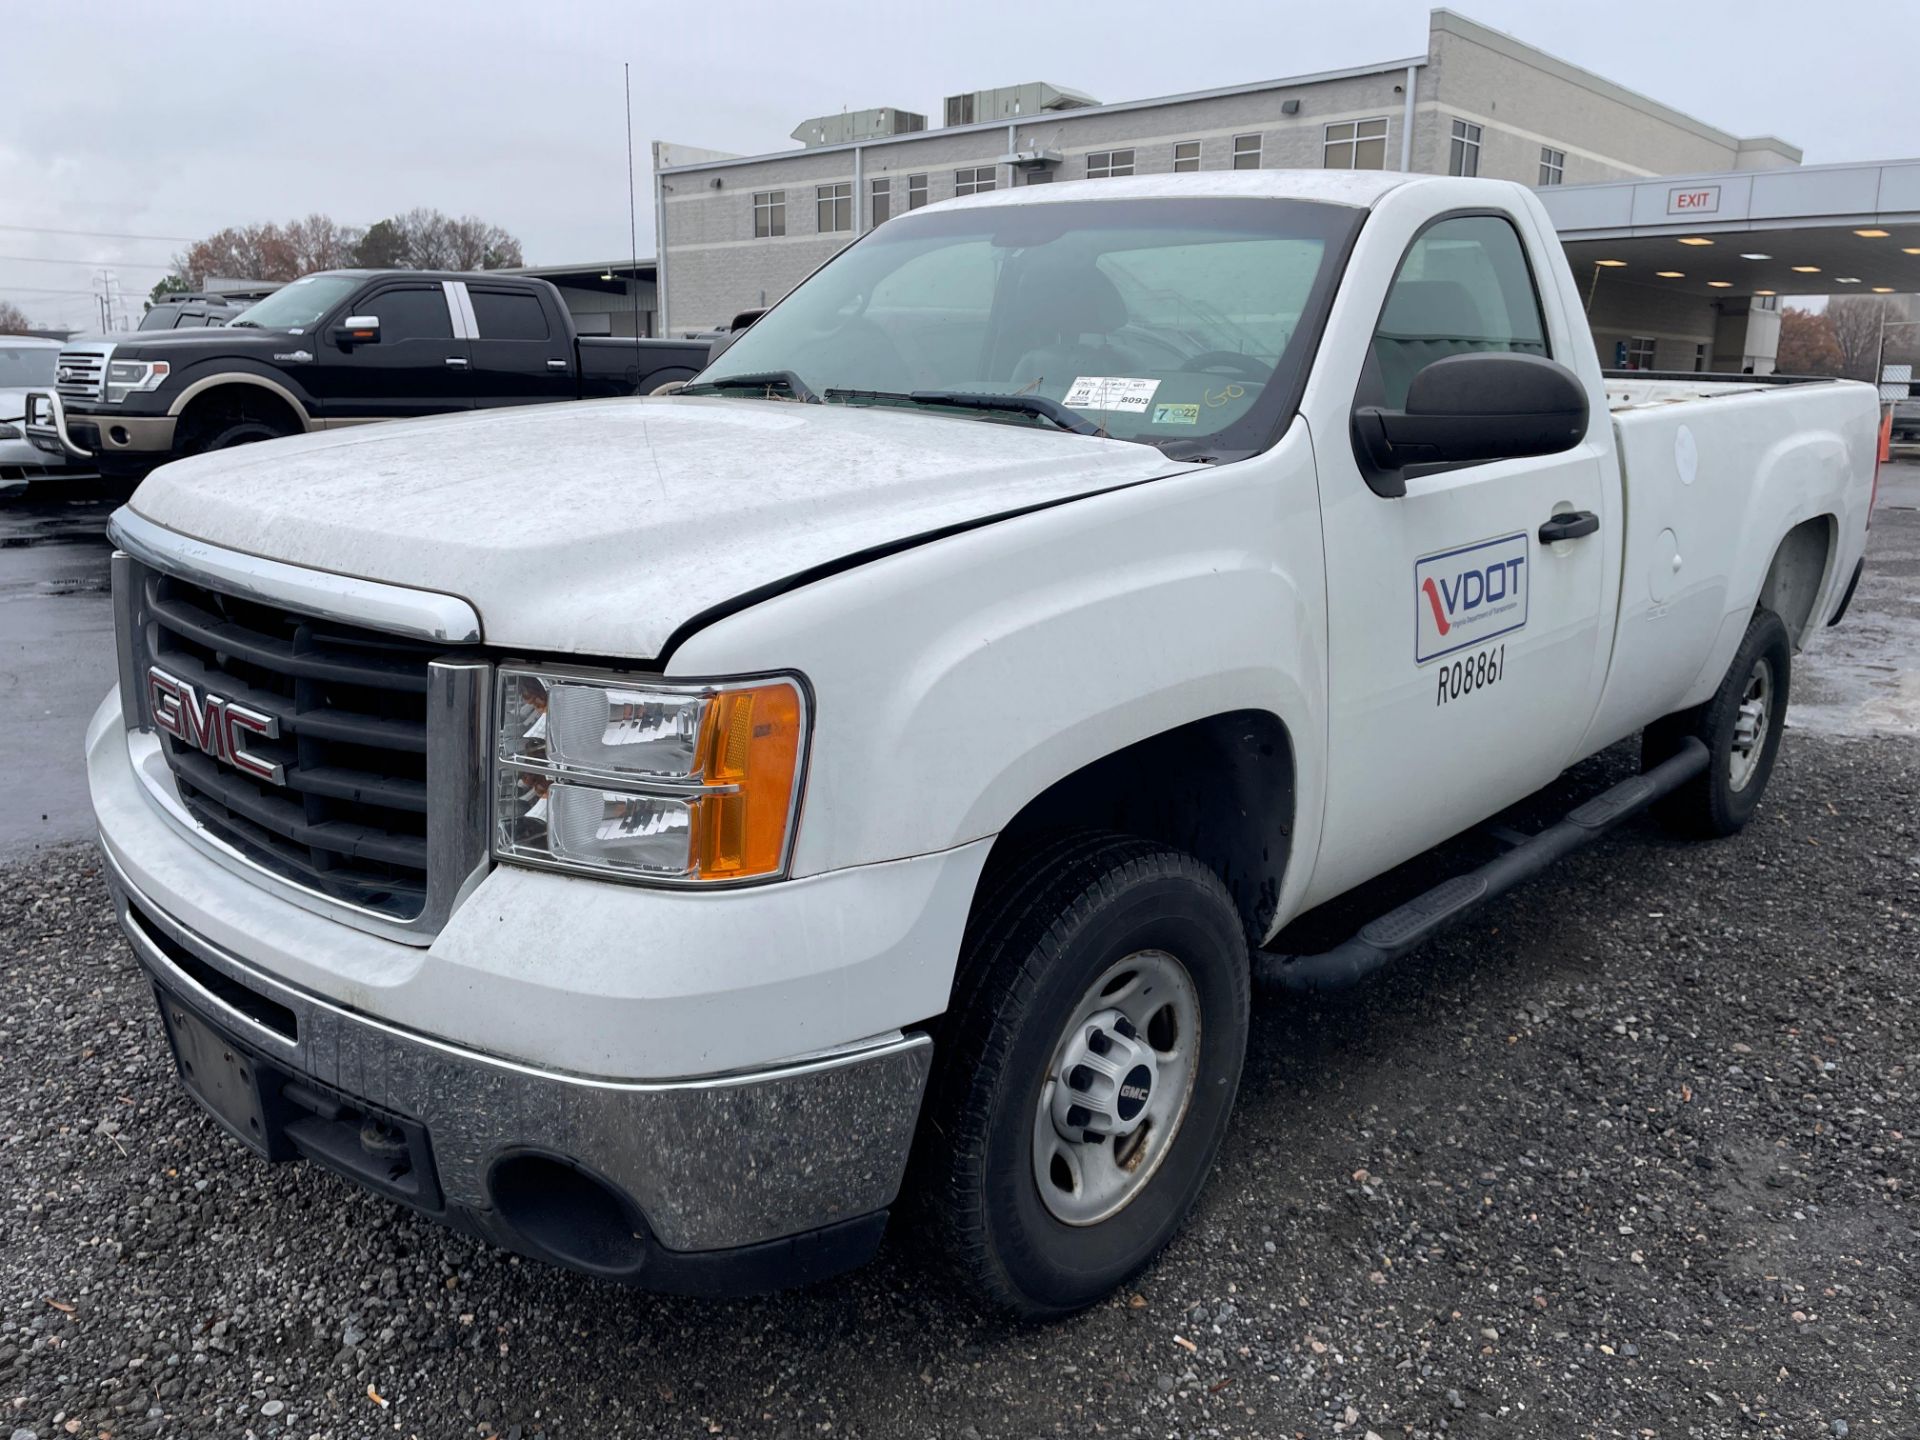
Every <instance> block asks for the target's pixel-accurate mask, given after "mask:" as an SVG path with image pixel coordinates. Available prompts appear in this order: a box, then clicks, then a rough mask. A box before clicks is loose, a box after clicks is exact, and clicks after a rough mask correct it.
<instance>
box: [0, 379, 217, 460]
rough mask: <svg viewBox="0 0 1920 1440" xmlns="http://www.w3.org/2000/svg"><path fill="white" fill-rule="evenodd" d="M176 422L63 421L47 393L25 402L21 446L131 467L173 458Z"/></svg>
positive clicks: (60, 406)
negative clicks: (120, 460) (124, 462)
mask: <svg viewBox="0 0 1920 1440" xmlns="http://www.w3.org/2000/svg"><path fill="white" fill-rule="evenodd" d="M179 423H180V422H179V420H178V418H177V417H175V416H172V415H119V414H105V413H102V414H95V413H90V412H89V413H80V414H73V415H69V414H68V413H67V407H66V403H65V402H64V401H63V400H62V399H61V398H60V396H59V395H58V394H57V393H55V392H54V391H52V390H35V391H32V392H31V393H29V394H28V396H27V414H26V423H25V425H24V426H23V427H22V428H23V429H24V430H25V431H26V436H27V441H28V443H29V444H31V445H32V446H33V448H34V449H36V450H40V451H43V452H44V453H46V454H48V455H58V456H61V457H63V458H65V459H69V460H81V461H111V460H112V458H113V457H115V456H124V457H126V459H127V460H128V461H131V462H151V461H153V460H155V459H165V458H166V457H168V456H169V455H171V454H172V453H173V436H174V431H175V429H177V428H178V426H179Z"/></svg>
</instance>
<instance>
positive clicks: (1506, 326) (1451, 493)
mask: <svg viewBox="0 0 1920 1440" xmlns="http://www.w3.org/2000/svg"><path fill="white" fill-rule="evenodd" d="M1551 273H1552V272H1551V271H1550V270H1549V269H1548V268H1547V267H1545V266H1544V265H1539V264H1535V263H1530V261H1529V257H1528V254H1527V247H1526V243H1525V242H1524V241H1523V240H1522V238H1521V235H1520V233H1519V231H1518V229H1517V228H1516V227H1515V225H1514V223H1513V221H1512V220H1511V219H1510V218H1509V217H1507V216H1505V215H1499V214H1462V215H1455V216H1449V217H1446V218H1443V219H1440V220H1438V221H1435V222H1433V223H1431V224H1429V225H1428V226H1427V227H1426V228H1424V229H1423V230H1421V231H1419V232H1418V233H1417V234H1416V235H1415V236H1414V238H1413V240H1412V242H1411V243H1410V244H1409V245H1408V247H1407V249H1406V251H1405V253H1404V255H1403V256H1402V258H1401V261H1400V265H1399V269H1398V271H1397V273H1396V274H1395V277H1394V280H1393V283H1392V287H1391V288H1390V290H1389V291H1388V294H1387V297H1386V300H1385V304H1384V305H1383V306H1382V309H1381V311H1380V315H1379V320H1378V323H1377V325H1376V328H1375V330H1374V334H1373V337H1372V343H1371V344H1370V345H1369V346H1368V348H1367V350H1366V354H1365V359H1364V361H1363V362H1362V364H1361V367H1360V373H1359V374H1355V375H1353V376H1352V391H1351V393H1352V396H1353V404H1354V405H1355V406H1359V405H1366V404H1375V405H1384V406H1386V407H1388V408H1393V409H1398V408H1400V407H1401V406H1402V405H1403V404H1404V402H1405V399H1406V394H1407V388H1408V386H1409V384H1410V383H1411V381H1412V379H1413V376H1414V375H1415V374H1416V373H1417V372H1418V371H1419V370H1420V369H1421V368H1423V367H1424V366H1425V365H1427V364H1430V363H1432V362H1433V361H1434V360H1438V359H1441V358H1444V357H1446V356H1449V355H1458V354H1465V353H1470V352H1474V351H1489V350H1491V351H1517V352H1520V353H1523V354H1533V355H1545V356H1548V358H1553V359H1558V360H1560V361H1561V362H1562V363H1565V362H1566V360H1567V358H1568V357H1567V356H1565V355H1557V356H1556V355H1553V354H1552V353H1551V350H1552V344H1551V342H1550V340H1549V336H1550V333H1551V331H1550V327H1549V326H1548V324H1547V321H1546V316H1545V313H1544V311H1543V308H1542V305H1541V301H1540V296H1539V292H1538V288H1537V286H1536V285H1535V282H1534V276H1535V275H1536V274H1551ZM1563 333H1564V332H1563ZM1571 343H1581V342H1579V341H1578V340H1574V341H1572V342H1571ZM1606 425H1607V416H1606V411H1605V410H1604V408H1602V409H1600V410H1599V411H1598V413H1597V414H1595V415H1593V416H1592V417H1591V419H1590V421H1589V425H1588V430H1587V436H1586V438H1585V439H1583V440H1582V441H1581V442H1580V443H1579V444H1577V445H1576V446H1574V448H1572V449H1570V450H1567V451H1564V452H1562V453H1560V454H1554V455H1545V456H1538V457H1533V458H1527V459H1514V460H1496V461H1488V462H1480V463H1474V464H1461V465H1454V466H1450V467H1447V468H1444V469H1442V468H1439V467H1426V468H1427V469H1429V470H1431V471H1433V472H1434V473H1426V474H1421V473H1418V471H1419V470H1420V468H1422V467H1409V468H1408V469H1407V470H1406V471H1404V472H1401V473H1402V474H1403V476H1404V478H1405V482H1406V493H1405V494H1404V495H1403V496H1400V497H1398V498H1384V497H1382V496H1381V495H1378V494H1376V493H1375V492H1374V490H1373V489H1372V488H1370V486H1369V485H1368V483H1367V479H1366V477H1365V475H1364V474H1363V472H1362V465H1363V463H1364V461H1363V459H1362V458H1361V456H1360V455H1359V454H1358V453H1357V447H1356V446H1355V445H1354V443H1353V442H1352V440H1351V437H1350V434H1344V433H1343V434H1336V435H1331V436H1322V435H1316V437H1315V444H1316V452H1317V454H1316V458H1317V461H1318V466H1319V476H1320V485H1321V505H1322V514H1323V520H1324V526H1325V532H1324V533H1325V546H1326V559H1327V611H1328V651H1329V660H1328V666H1329V674H1328V690H1329V713H1328V741H1327V743H1328V773H1327V801H1326V821H1325V830H1324V837H1323V840H1322V843H1321V850H1320V860H1319V862H1318V865H1317V867H1316V870H1315V872H1314V880H1313V890H1314V892H1315V894H1316V895H1320V896H1326V895H1333V894H1337V893H1339V892H1340V891H1341V890H1344V889H1347V888H1349V887H1350V886H1351V885H1353V884H1357V883H1358V882H1359V881H1361V880H1364V879H1367V878H1369V877H1370V876H1372V875H1374V874H1377V873H1379V872H1380V871H1382V870H1384V869H1387V868H1389V867H1391V866H1392V865H1395V864H1397V863H1399V862H1400V861H1401V860H1404V859H1406V858H1408V857H1410V856H1412V855H1415V854H1418V853H1419V852H1420V851H1422V850H1425V849H1427V848H1429V847H1431V846H1432V845H1434V844H1436V843H1438V842H1439V841H1441V840H1443V839H1445V838H1447V837H1448V836H1450V835H1453V834H1456V833H1458V832H1459V831H1461V830H1463V829H1465V828H1467V827H1468V826H1470V825H1472V824H1474V823H1475V822H1477V821H1479V820H1481V819H1484V818H1485V817H1486V816H1488V815H1491V814H1493V813H1494V812H1495V811H1497V810H1500V809H1502V808H1504V807H1505V806H1506V805H1508V804H1511V803H1512V802H1513V801H1515V800H1517V799H1519V798H1520V797H1522V796H1524V795H1526V794H1528V793H1530V792H1531V791H1533V790H1536V789H1538V788H1540V787H1541V786H1542V785H1544V784H1546V783H1547V782H1548V781H1550V780H1551V779H1552V778H1553V777H1554V776H1555V775H1557V774H1558V773H1559V772H1560V771H1561V770H1562V769H1563V768H1564V767H1565V766H1566V765H1567V764H1568V763H1569V761H1570V759H1571V758H1572V756H1571V753H1570V752H1571V750H1572V748H1573V746H1574V745H1576V744H1577V743H1578V740H1579V737H1580V736H1581V734H1582V733H1583V732H1584V730H1585V729H1586V726H1587V722H1588V720H1589V718H1590V716H1591V714H1592V710H1593V706H1594V702H1595V697H1596V690H1597V685H1598V679H1599V667H1598V665H1597V663H1596V662H1597V660H1598V658H1599V657H1600V655H1601V652H1602V647H1603V637H1602V635H1601V625H1602V611H1603V602H1602V580H1603V572H1604V571H1605V569H1606V566H1605V564H1604V555H1605V552H1606V547H1608V546H1610V545H1613V546H1617V545H1618V544H1619V543H1620V535H1619V529H1618V526H1619V521H1618V517H1617V515H1612V514H1610V513H1609V511H1610V508H1611V507H1610V506H1608V505H1607V504H1606V503H1605V502H1606V495H1605V476H1606V474H1607V471H1606V468H1605V466H1604V464H1603V462H1604V460H1605V456H1606V453H1607V452H1606V450H1605V448H1604V447H1603V445H1602V443H1600V442H1598V441H1596V440H1595V438H1594V437H1595V435H1596V434H1600V435H1604V434H1605V430H1606ZM1570 511H1590V512H1593V513H1594V514H1595V515H1597V516H1600V517H1602V521H1603V523H1602V525H1601V528H1600V530H1599V531H1598V532H1597V533H1595V534H1592V535H1588V536H1586V537H1583V538H1580V539H1575V540H1566V541H1559V542H1556V543H1553V544H1543V543H1542V542H1541V541H1540V539H1539V529H1540V526H1541V525H1542V524H1543V523H1544V522H1545V521H1547V520H1548V519H1549V518H1550V517H1552V516H1554V515H1556V514H1565V513H1567V512H1570Z"/></svg>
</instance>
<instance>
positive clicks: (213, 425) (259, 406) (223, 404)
mask: <svg viewBox="0 0 1920 1440" xmlns="http://www.w3.org/2000/svg"><path fill="white" fill-rule="evenodd" d="M236 420H258V421H261V422H262V423H264V424H268V425H273V426H276V427H278V428H281V429H284V430H285V431H286V432H287V433H288V434H290V435H298V434H299V433H300V432H301V431H303V430H305V429H306V428H307V427H306V426H305V425H304V424H302V423H301V420H300V416H299V413H298V412H297V411H295V409H294V408H293V407H292V406H291V405H289V404H288V403H287V402H286V401H284V400H282V399H281V398H280V397H279V396H278V395H276V394H274V393H273V392H272V391H271V390H267V389H264V388H262V387H261V386H259V385H240V384H234V385H216V386H215V387H214V388H213V389H211V390H207V391H203V392H202V393H201V394H198V395H196V396H194V397H193V399H192V400H190V401H188V402H187V408H186V409H184V410H182V411H181V412H180V425H179V431H180V437H181V438H180V441H179V448H182V449H185V448H188V447H189V446H191V445H192V444H193V443H194V442H196V441H198V440H200V439H203V438H205V437H206V436H208V435H210V434H212V433H213V432H214V431H215V430H216V429H219V428H221V427H222V426H225V425H229V424H231V423H233V422H234V421H236Z"/></svg>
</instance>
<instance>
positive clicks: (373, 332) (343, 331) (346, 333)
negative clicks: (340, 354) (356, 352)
mask: <svg viewBox="0 0 1920 1440" xmlns="http://www.w3.org/2000/svg"><path fill="white" fill-rule="evenodd" d="M333 343H334V344H336V345H338V346H339V347H340V348H341V349H342V350H351V349H352V348H353V347H354V346H355V345H378V344H379V343H380V317H379V316H378V315H349V316H348V317H347V318H346V319H344V320H342V321H341V322H340V323H339V324H338V325H336V326H334V327H333Z"/></svg>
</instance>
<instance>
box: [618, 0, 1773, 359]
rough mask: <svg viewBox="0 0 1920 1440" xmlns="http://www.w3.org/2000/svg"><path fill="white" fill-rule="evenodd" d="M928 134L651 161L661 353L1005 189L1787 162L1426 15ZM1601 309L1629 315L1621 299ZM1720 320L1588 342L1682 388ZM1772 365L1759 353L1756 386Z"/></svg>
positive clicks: (1052, 93) (1003, 111)
mask: <svg viewBox="0 0 1920 1440" xmlns="http://www.w3.org/2000/svg"><path fill="white" fill-rule="evenodd" d="M940 113H942V114H943V115H944V116H945V118H946V119H947V120H948V122H949V123H948V124H947V125H946V126H944V127H943V128H939V129H927V128H925V126H926V121H925V117H923V116H922V115H920V114H917V113H914V112H909V111H902V110H894V109H875V110H866V111H860V112H856V113H854V114H851V115H847V116H843V117H823V118H822V119H821V120H817V121H806V122H802V124H801V126H800V127H799V128H797V129H796V130H795V131H794V135H795V137H796V138H797V139H800V140H801V141H802V145H801V147H800V148H798V149H790V150H783V151H778V152H774V153H770V154H763V155H725V154H719V153H716V152H714V151H710V150H693V149H689V148H688V147H684V146H680V145H675V144H671V143H667V142H658V143H656V144H655V145H654V185H655V194H654V202H655V222H656V227H657V236H658V251H657V254H658V256H659V296H660V309H661V312H662V314H661V327H662V328H661V332H660V333H673V334H680V333H686V332H689V331H693V330H698V329H704V328H708V327H711V326H714V325H717V324H722V323H725V321H726V320H727V319H728V318H729V317H730V316H732V315H734V314H735V313H737V312H738V311H741V310H745V309H750V308H753V307H755V306H761V305H767V304H771V303H772V302H773V301H775V300H778V299H779V298H780V296H782V295H783V294H785V293H786V292H787V291H788V290H789V289H791V288H792V287H793V286H794V285H795V284H797V283H798V282H799V281H800V280H802V279H804V278H805V277H806V276H807V275H808V274H809V273H810V272H811V271H812V270H813V269H815V268H816V267H817V266H818V265H820V264H821V263H822V262H824V261H825V260H827V259H829V258H830V257H831V256H832V255H833V254H834V253H835V252H836V251H837V250H839V249H840V248H841V247H842V246H844V245H846V244H848V243H849V242H851V241H852V240H854V239H855V238H857V237H858V236H859V235H861V234H863V233H865V232H866V231H868V230H870V229H872V228H873V227H874V226H875V225H879V224H884V223H885V222H886V220H888V219H889V218H890V217H892V216H894V215H898V214H902V213H904V212H906V211H909V210H914V209H917V208H919V207H920V206H922V205H926V204H931V203H933V202H935V201H938V200H945V199H949V198H951V197H953V196H956V195H971V194H975V193H977V192H979V191H983V190H995V189H1004V188H1007V187H1009V186H1019V185H1043V184H1048V183H1051V182H1054V181H1056V180H1101V179H1109V178H1113V177H1116V176H1124V175H1145V174H1154V173H1160V172H1166V171H1199V170H1223V169H1235V170H1246V169H1263V168H1312V169H1322V168H1324V169H1356V170H1382V169H1386V170H1411V171H1421V172H1426V173H1433V174H1451V175H1486V176H1494V177H1498V178H1501V179H1507V180H1517V181H1520V182H1522V183H1524V184H1528V185H1535V186H1541V187H1547V188H1549V189H1551V188H1555V187H1561V186H1577V185H1590V184H1597V183H1604V182H1617V181H1637V180H1642V179H1645V178H1646V177H1650V176H1658V175H1673V174H1686V173H1704V172H1722V171H1737V172H1745V171H1758V170H1768V169H1773V168H1776V167H1788V166H1796V165H1798V164H1799V162H1800V158H1801V156H1800V151H1799V150H1797V149H1796V148H1794V147H1793V146H1791V145H1788V144H1787V143H1785V142H1784V141H1781V140H1777V139H1773V138H1771V137H1758V138H1743V137H1740V136H1736V135H1730V134H1728V133H1726V132H1725V131H1722V130H1719V129H1716V128H1715V127H1713V126H1711V125H1709V124H1707V123H1705V122H1704V121H1701V120H1697V119H1695V118H1693V117H1692V116H1690V115H1686V114H1683V113H1682V112H1680V111H1679V110H1675V109H1673V108H1671V107H1669V106H1667V105H1663V104H1661V103H1660V102H1658V101H1656V100H1651V99H1649V98H1647V97H1646V96H1644V95H1640V94H1637V93H1635V92H1634V91H1631V90H1628V89H1626V88H1624V87H1622V86H1620V85H1616V84H1614V83H1613V82H1612V81H1610V80H1607V79H1604V78H1603V77H1601V76H1599V75H1595V74H1593V73H1592V72H1590V71H1587V70H1583V69H1581V68H1580V67H1578V66H1576V65H1572V64H1569V63H1568V62H1566V61H1564V60H1561V59H1558V58H1556V57H1554V56H1552V55H1549V54H1547V53H1545V52H1544V51H1541V50H1538V49H1535V48H1534V47H1532V46H1530V45H1526V44H1523V43H1522V42H1520V41H1518V40H1516V39H1514V38H1513V37H1511V36H1509V35H1505V34H1502V33H1501V32H1499V31H1497V30H1492V29H1489V28H1488V27H1486V26H1484V25H1480V24H1477V23H1476V22H1474V21H1472V20H1469V19H1467V18H1466V17H1464V16H1462V15H1458V14H1456V13H1454V12H1453V11H1450V10H1444V9H1440V10H1435V11H1433V12H1432V16H1431V20H1430V25H1429V30H1428V38H1427V51H1426V53H1425V54H1424V55H1417V56H1411V57H1406V58H1401V59H1392V60H1384V61H1381V62H1380V63H1378V64H1375V65H1364V66H1358V67H1355V68H1352V69H1346V70H1337V71H1327V72H1324V73H1321V74H1315V75H1299V76H1293V77H1290V78H1285V79H1278V80H1267V81H1259V82H1256V83H1253V84H1246V85H1233V86H1226V87H1222V88H1220V89H1215V90H1205V91H1197V92H1194V93H1190V94H1185V95H1169V96H1162V97H1158V98H1154V99H1147V100H1129V101H1123V102H1119V103H1114V104H1101V103H1098V102H1097V101H1095V100H1093V98H1092V97H1090V96H1087V95H1083V94H1080V93H1078V92H1076V91H1071V90H1067V89H1065V88H1064V87H1060V86H1054V85H1046V84H1026V85H1017V86H1010V87H1007V88H1005V89H1002V90H985V91H976V92H972V93H971V94H967V95H960V96H952V97H949V98H948V99H947V101H946V102H945V104H944V106H943V108H942V111H941V112H940ZM962 117H968V118H966V121H965V123H962ZM816 136H821V137H832V138H830V139H823V140H822V141H821V142H820V143H815V140H814V137H816ZM842 136H845V137H848V138H840V137H842ZM1608 290H1609V294H1610V295H1611V294H1615V293H1618V294H1620V295H1621V296H1622V297H1623V303H1625V302H1631V301H1632V299H1633V297H1632V296H1631V295H1629V294H1628V293H1627V287H1626V285H1625V284H1624V283H1623V284H1621V285H1614V286H1609V287H1608ZM1657 293H1658V292H1656V294H1657ZM1729 299H1731V297H1729ZM1722 311H1726V312H1727V313H1726V314H1725V315H1724V316H1723V314H1722ZM1722 311H1714V312H1712V313H1711V314H1707V313H1706V312H1701V314H1691V312H1690V315H1691V318H1690V319H1688V320H1687V321H1686V322H1685V326H1683V327H1680V328H1676V326H1675V325H1674V324H1672V323H1668V322H1667V321H1665V320H1663V321H1662V323H1661V324H1659V325H1653V324H1651V323H1648V322H1641V321H1635V320H1633V319H1632V318H1631V317H1630V316H1629V317H1624V318H1623V319H1622V322H1621V324H1622V326H1624V327H1625V329H1624V331H1622V329H1621V326H1612V327H1610V328H1607V329H1606V334H1607V335H1608V336H1609V337H1613V336H1614V335H1615V334H1616V333H1622V334H1624V336H1625V338H1628V339H1634V338H1638V339H1646V340H1653V339H1657V340H1658V341H1659V342H1660V345H1659V351H1658V354H1657V355H1654V352H1653V351H1647V352H1646V353H1647V354H1648V355H1652V356H1653V358H1655V359H1657V360H1658V361H1659V363H1660V364H1661V366H1662V367H1663V368H1693V367H1692V366H1691V365H1690V364H1689V365H1685V366H1676V365H1674V364H1672V363H1671V362H1672V361H1674V360H1675V359H1678V358H1687V357H1689V356H1691V354H1692V353H1693V352H1692V351H1691V350H1687V351H1686V355H1685V356H1683V355H1682V353H1681V351H1682V349H1684V348H1685V347H1686V346H1699V345H1704V346H1705V349H1704V350H1702V351H1700V354H1701V355H1702V356H1703V357H1710V356H1714V355H1718V354H1722V353H1730V354H1733V355H1737V356H1740V357H1742V358H1743V359H1749V360H1750V359H1751V357H1753V355H1754V353H1755V346H1754V345H1753V344H1752V343H1750V341H1751V340H1752V338H1754V337H1749V336H1748V335H1747V334H1746V333H1745V331H1744V330H1742V332H1741V334H1740V335H1738V336H1734V335H1732V334H1730V333H1729V334H1722V333H1720V332H1721V330H1722V329H1725V328H1727V327H1729V326H1731V327H1732V328H1736V329H1737V328H1740V326H1743V325H1745V324H1746V321H1745V319H1744V316H1745V314H1746V309H1745V305H1744V302H1743V304H1742V307H1741V315H1742V317H1743V318H1742V319H1741V320H1740V321H1739V322H1738V324H1735V322H1734V321H1733V319H1732V316H1731V310H1730V306H1722ZM1703 316H1704V318H1703ZM1599 319H1600V317H1596V328H1599ZM1772 323H1773V324H1774V326H1775V328H1776V329H1777V323H1778V322H1777V319H1775V320H1773V322H1772ZM1636 326H1637V328H1636ZM1687 327H1691V328H1687ZM1759 338H1762V339H1764V337H1759ZM1611 347H1612V340H1611V338H1609V340H1608V341H1607V342H1605V343H1604V344H1603V348H1605V349H1606V350H1607V353H1606V354H1605V355H1604V356H1603V359H1604V360H1605V361H1606V362H1607V363H1609V364H1611V363H1614V361H1615V360H1616V359H1617V358H1618V356H1617V355H1616V354H1615V353H1613V349H1612V348H1611ZM1771 355H1772V349H1771V346H1770V345H1768V346H1765V357H1764V361H1765V363H1764V364H1763V365H1762V367H1761V368H1770V361H1771ZM1702 368H1704V365H1703V367H1702Z"/></svg>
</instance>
